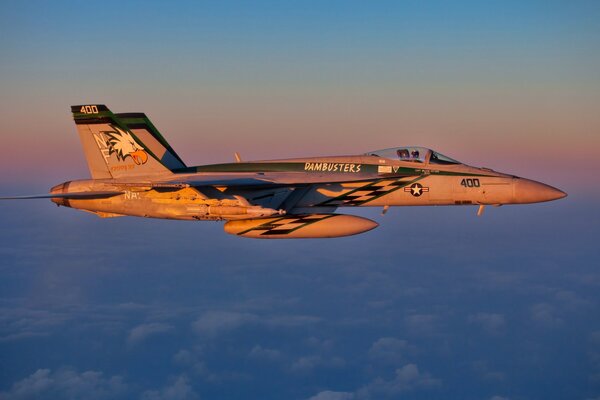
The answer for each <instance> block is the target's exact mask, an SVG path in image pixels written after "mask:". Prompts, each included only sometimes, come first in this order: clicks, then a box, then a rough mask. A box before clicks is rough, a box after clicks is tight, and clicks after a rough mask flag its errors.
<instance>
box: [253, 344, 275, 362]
mask: <svg viewBox="0 0 600 400" xmlns="http://www.w3.org/2000/svg"><path fill="white" fill-rule="evenodd" d="M280 356H281V352H280V351H279V350H275V349H267V348H265V347H262V346H260V345H256V346H254V347H253V348H252V350H250V352H249V353H248V357H250V358H254V359H259V360H269V361H274V360H277V359H278V358H279V357H280Z"/></svg>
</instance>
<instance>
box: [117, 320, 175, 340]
mask: <svg viewBox="0 0 600 400" xmlns="http://www.w3.org/2000/svg"><path fill="white" fill-rule="evenodd" d="M172 329H173V327H172V326H170V325H167V324H162V323H160V322H151V323H149V324H141V325H138V326H136V327H135V328H133V329H132V330H131V331H129V337H128V338H127V341H128V342H129V344H136V343H139V342H142V341H144V340H145V339H146V338H148V337H149V336H152V335H156V334H159V333H165V332H169V331H170V330H172Z"/></svg>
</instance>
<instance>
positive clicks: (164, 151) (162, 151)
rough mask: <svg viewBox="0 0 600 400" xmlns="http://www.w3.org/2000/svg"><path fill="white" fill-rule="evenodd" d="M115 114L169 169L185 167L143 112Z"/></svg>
mask: <svg viewBox="0 0 600 400" xmlns="http://www.w3.org/2000/svg"><path fill="white" fill-rule="evenodd" d="M115 116H116V117H117V118H118V119H119V121H121V122H122V123H123V124H124V125H125V126H126V127H127V128H129V130H130V131H131V132H133V134H134V135H135V136H137V137H138V138H139V139H140V140H141V141H142V142H144V144H145V145H146V146H148V148H149V149H150V150H151V151H152V153H154V154H156V155H157V156H158V157H159V158H160V161H161V162H162V163H163V164H164V165H165V166H166V167H167V168H169V169H170V170H175V169H180V168H185V167H186V165H185V163H184V162H183V160H182V159H181V158H180V157H179V156H178V155H177V153H175V150H173V148H172V147H171V146H170V145H169V143H167V141H166V140H165V138H164V137H163V136H162V135H161V134H160V132H159V131H158V129H156V127H155V126H154V125H153V124H152V122H150V119H149V118H148V117H147V116H146V114H144V113H119V114H115Z"/></svg>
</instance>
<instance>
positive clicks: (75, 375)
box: [0, 368, 128, 400]
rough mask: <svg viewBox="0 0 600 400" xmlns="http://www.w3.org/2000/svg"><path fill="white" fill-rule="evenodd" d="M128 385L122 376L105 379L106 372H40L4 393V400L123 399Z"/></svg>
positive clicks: (2, 394)
mask: <svg viewBox="0 0 600 400" xmlns="http://www.w3.org/2000/svg"><path fill="white" fill-rule="evenodd" d="M127 391H128V390H127V385H126V384H125V383H124V382H123V379H122V378H121V377H120V376H112V377H110V378H108V377H106V378H105V377H104V376H103V374H102V372H98V371H85V372H81V373H79V372H77V371H75V370H73V369H70V368H62V369H59V370H57V371H55V372H52V371H51V370H50V369H38V370H37V371H36V372H34V373H33V374H31V375H30V376H28V377H27V378H24V379H22V380H20V381H18V382H15V383H14V384H13V385H12V387H11V388H10V390H9V391H8V392H2V393H0V398H2V399H3V400H28V399H53V398H55V399H89V400H102V399H120V398H126V397H127V396H126V395H127Z"/></svg>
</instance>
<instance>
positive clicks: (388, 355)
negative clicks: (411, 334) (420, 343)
mask: <svg viewBox="0 0 600 400" xmlns="http://www.w3.org/2000/svg"><path fill="white" fill-rule="evenodd" d="M414 350H415V348H414V346H411V345H409V344H408V342H407V341H406V340H400V339H396V338H394V337H382V338H379V339H378V340H376V341H375V342H374V343H373V344H372V345H371V348H370V349H369V357H371V358H372V359H375V360H380V361H388V362H398V361H400V360H402V359H403V358H404V357H405V356H406V353H409V352H413V351H414Z"/></svg>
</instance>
